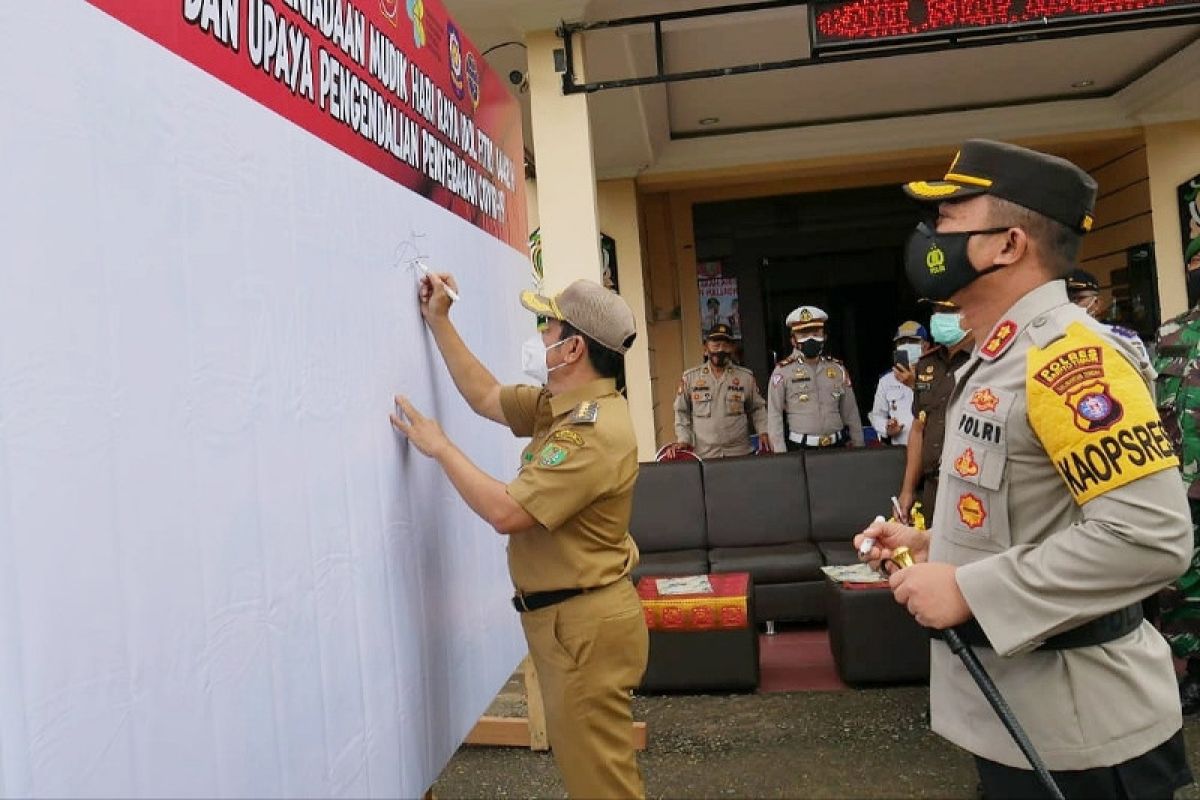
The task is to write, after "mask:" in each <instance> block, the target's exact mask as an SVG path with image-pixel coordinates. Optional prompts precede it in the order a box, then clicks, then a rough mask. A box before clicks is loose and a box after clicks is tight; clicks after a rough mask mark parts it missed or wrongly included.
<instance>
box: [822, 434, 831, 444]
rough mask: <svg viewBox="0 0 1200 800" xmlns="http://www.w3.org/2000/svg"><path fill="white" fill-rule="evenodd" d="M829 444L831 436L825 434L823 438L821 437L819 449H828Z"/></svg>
mask: <svg viewBox="0 0 1200 800" xmlns="http://www.w3.org/2000/svg"><path fill="white" fill-rule="evenodd" d="M831 444H833V437H832V436H830V435H828V434H826V435H825V436H822V437H821V447H829V445H831Z"/></svg>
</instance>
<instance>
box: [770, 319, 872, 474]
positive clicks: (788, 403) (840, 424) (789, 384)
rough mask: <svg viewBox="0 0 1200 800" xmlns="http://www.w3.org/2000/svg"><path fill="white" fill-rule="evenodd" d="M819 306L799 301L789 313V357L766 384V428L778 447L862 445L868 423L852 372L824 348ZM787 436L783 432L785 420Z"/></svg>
mask: <svg viewBox="0 0 1200 800" xmlns="http://www.w3.org/2000/svg"><path fill="white" fill-rule="evenodd" d="M827 319H829V315H828V314H826V313H825V312H824V311H822V310H821V309H819V308H817V307H816V306H800V307H799V308H797V309H795V310H794V311H792V313H790V314H788V316H787V320H786V323H787V326H788V330H789V331H791V338H792V346H793V347H794V348H795V350H794V351H793V352H792V354H791V355H790V356H788V357H787V358H785V359H783V360H782V361H780V362H779V364H777V365H776V367H775V370H774V372H772V373H771V380H770V385H769V386H768V387H767V432H768V433H769V434H770V436H771V442H772V443H773V445H774V447H775V448H776V450H777V451H780V452H782V450H781V448H780V446H779V443H780V442H787V449H788V450H799V449H802V448H806V447H840V446H842V445H844V444H845V443H846V441H847V439H848V440H849V442H850V444H851V445H852V446H854V447H862V446H863V425H862V419H861V418H860V417H859V415H858V404H857V403H856V402H855V400H854V388H853V387H852V386H851V385H850V373H848V372H846V368H845V366H843V365H842V363H841V362H840V361H838V360H837V359H835V358H829V357H827V356H823V355H822V351H823V350H824V349H825V320H827ZM785 421H786V424H787V435H786V436H785V435H784V423H785Z"/></svg>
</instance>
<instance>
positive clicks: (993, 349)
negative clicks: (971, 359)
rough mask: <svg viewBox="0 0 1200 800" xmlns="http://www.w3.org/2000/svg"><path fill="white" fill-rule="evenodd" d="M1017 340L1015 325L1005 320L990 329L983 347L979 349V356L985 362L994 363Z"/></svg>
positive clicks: (1009, 320)
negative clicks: (990, 331)
mask: <svg viewBox="0 0 1200 800" xmlns="http://www.w3.org/2000/svg"><path fill="white" fill-rule="evenodd" d="M1016 340H1017V323H1015V322H1013V321H1012V320H1011V319H1006V320H1004V321H1003V322H1001V323H1000V324H999V325H997V326H996V327H994V328H992V333H991V335H990V336H988V338H987V341H986V342H984V345H983V347H981V348H979V355H980V357H982V358H983V359H984V360H986V361H995V360H996V359H997V358H999V357H1000V356H1001V354H1003V353H1004V351H1005V350H1007V349H1008V348H1009V347H1011V346H1012V343H1013V342H1015V341H1016Z"/></svg>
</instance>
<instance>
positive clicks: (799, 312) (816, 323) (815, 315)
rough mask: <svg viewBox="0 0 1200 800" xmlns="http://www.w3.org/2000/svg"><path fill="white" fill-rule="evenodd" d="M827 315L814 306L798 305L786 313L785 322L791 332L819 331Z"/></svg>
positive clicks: (823, 326) (827, 317)
mask: <svg viewBox="0 0 1200 800" xmlns="http://www.w3.org/2000/svg"><path fill="white" fill-rule="evenodd" d="M827 319H829V315H828V314H826V313H825V312H824V311H822V310H821V309H819V308H817V307H816V306H800V307H798V308H796V309H794V310H793V311H792V313H790V314H788V315H787V319H786V320H785V322H786V323H787V326H788V330H790V331H791V332H792V333H821V332H822V331H824V330H825V320H827Z"/></svg>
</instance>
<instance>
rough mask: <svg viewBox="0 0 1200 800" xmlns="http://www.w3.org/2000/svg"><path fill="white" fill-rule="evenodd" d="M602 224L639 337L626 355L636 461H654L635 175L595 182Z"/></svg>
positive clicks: (647, 329) (623, 295)
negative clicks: (612, 245) (612, 246)
mask: <svg viewBox="0 0 1200 800" xmlns="http://www.w3.org/2000/svg"><path fill="white" fill-rule="evenodd" d="M596 195H597V200H598V202H599V212H600V227H601V229H602V230H603V231H604V232H605V233H606V234H608V235H609V236H611V237H612V238H613V239H615V240H616V242H617V287H618V288H619V289H620V292H621V297H623V298H625V302H627V303H629V307H630V308H631V309H633V318H634V321H635V322H636V323H637V332H638V334H637V339H636V340H635V341H634V343H633V347H631V348H630V350H629V352H628V353H626V355H625V386H626V394H627V395H628V397H629V413H630V414H631V415H632V416H633V430H634V434H635V435H636V436H637V442H638V460H639V461H653V460H654V454H655V452H656V447H657V443H656V442H655V436H654V390H653V386H652V384H651V380H650V333H649V325H648V320H647V317H646V284H645V279H644V277H643V276H644V272H643V269H642V239H641V225H640V217H639V214H638V198H637V188H636V187H635V186H634V183H633V180H632V179H627V180H616V181H601V182H600V183H599V184H597V186H596Z"/></svg>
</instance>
